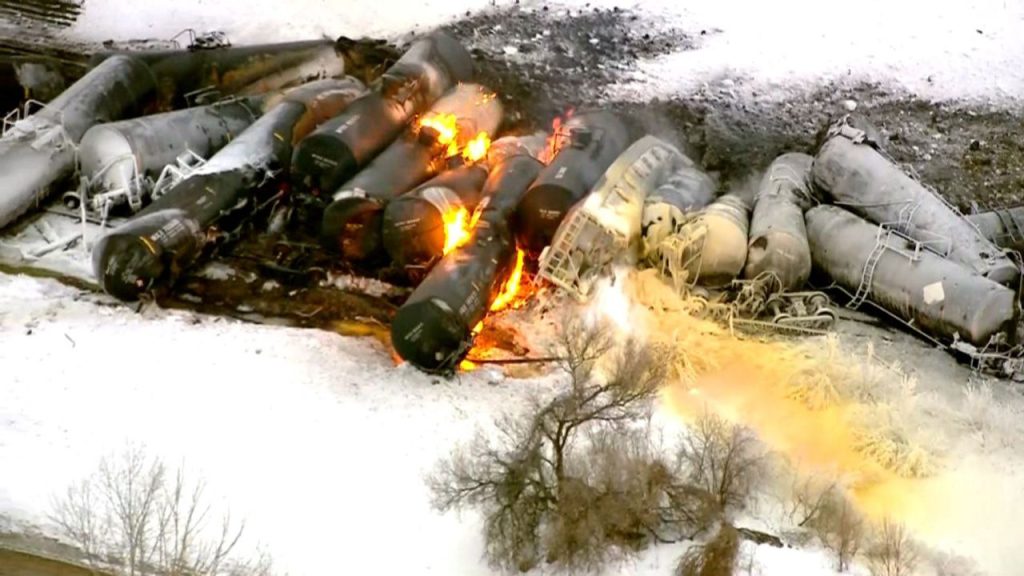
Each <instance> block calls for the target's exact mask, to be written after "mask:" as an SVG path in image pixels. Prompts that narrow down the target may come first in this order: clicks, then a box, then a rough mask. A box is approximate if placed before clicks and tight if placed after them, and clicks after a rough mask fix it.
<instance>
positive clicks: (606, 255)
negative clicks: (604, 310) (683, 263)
mask: <svg viewBox="0 0 1024 576" xmlns="http://www.w3.org/2000/svg"><path fill="white" fill-rule="evenodd" d="M688 162H689V160H688V159H687V158H686V157H685V156H683V154H682V153H681V152H680V151H679V150H678V149H676V148H675V147H674V146H672V145H671V144H668V143H667V142H664V141H663V140H660V139H658V138H656V137H654V136H645V137H643V138H641V139H639V140H637V141H636V142H634V143H633V144H631V145H630V146H629V147H628V148H626V150H625V151H624V152H623V153H622V154H620V155H619V157H618V158H616V159H615V162H613V163H612V165H611V166H609V167H608V169H607V170H606V171H605V173H604V174H603V175H602V176H601V179H600V180H598V182H597V184H595V185H594V189H593V190H592V191H591V192H590V193H589V194H588V195H587V196H586V198H584V199H583V200H582V201H581V202H579V203H578V204H576V206H574V207H573V208H572V209H571V210H570V211H569V214H568V215H567V216H566V218H565V219H564V220H562V223H561V224H560V225H559V226H558V230H557V231H556V232H555V236H554V238H553V239H552V241H551V245H550V246H548V247H547V248H545V249H544V251H543V252H542V253H541V257H540V265H539V272H538V276H539V277H540V278H543V279H545V280H547V281H549V282H551V283H552V284H555V285H556V286H559V287H561V288H562V289H564V290H566V291H567V292H569V293H570V294H571V295H573V296H574V297H575V298H577V299H578V300H583V299H585V298H586V297H587V296H588V295H589V294H590V290H591V288H592V286H593V283H594V281H595V280H597V278H598V277H599V276H600V275H602V274H603V273H604V272H606V271H607V269H608V267H609V266H610V265H611V264H612V262H613V261H615V260H623V261H625V262H628V263H630V264H635V263H636V260H637V257H638V256H639V247H640V236H641V228H642V221H643V219H642V215H643V210H644V202H645V200H646V199H647V196H648V194H650V193H651V192H653V191H654V190H655V189H656V188H657V187H658V186H659V185H661V184H662V183H664V182H665V181H666V180H667V179H668V177H669V175H670V174H672V173H674V172H675V171H676V170H678V168H679V167H680V166H682V165H684V164H686V163H688Z"/></svg>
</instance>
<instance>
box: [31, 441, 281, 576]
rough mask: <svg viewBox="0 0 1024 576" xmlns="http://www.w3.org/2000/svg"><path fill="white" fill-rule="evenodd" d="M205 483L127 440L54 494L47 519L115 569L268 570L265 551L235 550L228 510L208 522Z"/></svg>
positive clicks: (127, 573)
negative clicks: (237, 554)
mask: <svg viewBox="0 0 1024 576" xmlns="http://www.w3.org/2000/svg"><path fill="white" fill-rule="evenodd" d="M204 488H205V486H204V483H203V482H202V481H199V482H196V483H194V484H192V483H189V482H188V481H187V479H186V477H185V474H184V471H183V470H182V469H178V470H177V471H175V473H174V474H173V476H172V475H169V474H167V471H166V467H165V466H164V464H163V462H161V461H160V460H159V459H157V458H149V457H147V456H146V454H145V451H144V450H143V449H142V448H141V447H138V446H129V447H128V448H126V449H125V450H124V451H123V452H121V453H119V454H116V455H114V456H109V457H105V458H103V459H102V460H101V461H100V464H99V466H98V468H97V470H96V472H95V473H94V474H93V475H92V476H90V477H89V478H87V479H85V480H83V481H81V482H79V483H77V484H75V485H73V486H72V487H70V488H69V489H68V490H67V492H66V494H64V495H63V496H62V497H61V498H58V499H57V500H56V501H55V503H54V508H53V513H52V514H51V519H52V521H53V522H54V524H56V526H57V527H58V529H59V530H60V531H61V533H62V534H63V535H64V536H65V537H67V538H68V539H69V540H71V541H72V542H73V543H75V544H76V545H78V546H79V547H80V548H81V549H82V550H83V552H85V553H86V555H87V556H88V557H89V558H90V559H91V562H92V564H93V567H94V568H98V567H101V566H102V567H103V568H104V569H106V570H108V571H113V573H115V574H117V575H124V576H148V575H156V574H159V575H160V576H214V575H219V574H221V573H223V572H228V573H235V574H246V575H252V574H263V575H269V574H270V561H269V557H265V556H264V557H261V558H260V559H258V560H257V561H244V560H239V559H236V558H234V557H233V551H234V549H235V546H236V545H237V544H238V541H239V539H240V538H241V535H242V526H241V525H239V526H236V525H235V523H234V522H232V520H231V517H230V514H227V513H226V514H225V515H224V516H223V517H222V518H221V520H220V525H219V526H218V529H216V530H211V529H210V525H209V524H210V511H211V509H210V506H209V505H208V504H206V502H205V498H204Z"/></svg>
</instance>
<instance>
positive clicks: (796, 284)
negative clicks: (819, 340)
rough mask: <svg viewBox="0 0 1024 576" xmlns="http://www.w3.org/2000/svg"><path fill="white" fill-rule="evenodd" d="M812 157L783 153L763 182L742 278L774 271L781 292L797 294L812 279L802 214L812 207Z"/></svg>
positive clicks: (752, 223) (809, 249) (809, 252)
mask: <svg viewBox="0 0 1024 576" xmlns="http://www.w3.org/2000/svg"><path fill="white" fill-rule="evenodd" d="M813 162H814V158H812V157H811V156H808V155H807V154H799V153H790V154H783V155H782V156H779V157H778V158H776V159H775V161H774V162H772V164H771V166H769V167H768V171H767V172H766V173H765V175H764V177H763V178H762V179H761V184H760V186H759V187H758V190H757V195H756V196H755V198H754V212H753V215H752V216H751V219H750V242H749V246H748V249H747V264H746V266H745V267H744V269H743V275H744V277H746V278H748V279H752V278H757V277H758V276H760V275H761V274H764V273H770V274H774V275H775V277H776V278H778V280H779V282H780V284H781V287H782V289H783V290H797V289H799V288H800V287H802V286H803V285H804V284H805V283H806V282H807V279H808V278H809V277H810V275H811V247H810V245H809V244H808V243H807V228H806V226H805V225H804V212H805V211H807V210H808V209H810V208H811V207H812V206H814V204H815V203H816V202H815V198H814V193H813V191H812V187H811V182H810V174H811V164H812V163H813Z"/></svg>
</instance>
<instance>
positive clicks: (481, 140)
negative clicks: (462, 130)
mask: <svg viewBox="0 0 1024 576" xmlns="http://www.w3.org/2000/svg"><path fill="white" fill-rule="evenodd" d="M490 147H491V137H490V136H489V135H488V134H487V132H480V133H479V134H477V135H476V136H475V137H473V139H472V140H470V141H469V142H467V143H466V147H465V148H463V149H462V158H463V159H464V160H465V161H466V162H479V161H480V160H482V159H483V158H486V157H487V150H488V149H490Z"/></svg>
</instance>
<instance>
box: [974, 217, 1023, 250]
mask: <svg viewBox="0 0 1024 576" xmlns="http://www.w3.org/2000/svg"><path fill="white" fill-rule="evenodd" d="M967 219H968V220H970V221H971V224H974V225H975V226H977V227H978V230H979V231H980V232H981V233H982V234H983V235H984V236H985V238H988V239H989V240H990V241H991V242H992V243H993V244H995V245H996V246H999V247H1000V248H1003V249H1006V250H1016V251H1018V252H1024V206H1018V207H1016V208H1002V209H999V210H991V211H989V212H981V213H979V214H971V215H970V216H968V217H967Z"/></svg>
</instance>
